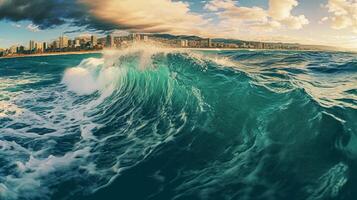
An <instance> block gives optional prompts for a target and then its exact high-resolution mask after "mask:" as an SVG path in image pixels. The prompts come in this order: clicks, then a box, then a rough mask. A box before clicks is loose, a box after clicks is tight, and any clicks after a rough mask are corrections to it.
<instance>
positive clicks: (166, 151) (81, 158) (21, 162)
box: [0, 46, 357, 200]
mask: <svg viewBox="0 0 357 200" xmlns="http://www.w3.org/2000/svg"><path fill="white" fill-rule="evenodd" d="M356 136H357V55H356V54H353V53H336V52H301V51H298V52H296V51H194V52H189V51H177V50H176V51H174V50H167V49H160V48H156V47H149V46H139V47H132V48H129V49H127V50H122V51H117V52H105V53H104V54H88V55H66V56H48V57H32V58H16V59H2V60H0V199H5V200H14V199H29V200H33V199H36V200H37V199H71V200H72V199H75V200H78V199H93V200H98V199H134V200H136V199H138V200H143V199H155V200H156V199H162V200H168V199H177V200H190V199H214V200H216V199H242V200H245V199H246V200H260V199H262V200H265V199H267V200H275V199H276V200H280V199H281V200H285V199H291V200H295V199H296V200H300V199H309V200H313V199H351V200H353V199H356V198H357V192H356V189H355V188H356V187H357V166H356V161H357V137H356Z"/></svg>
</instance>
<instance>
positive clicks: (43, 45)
mask: <svg viewBox="0 0 357 200" xmlns="http://www.w3.org/2000/svg"><path fill="white" fill-rule="evenodd" d="M47 48H48V45H47V42H44V43H42V49H43V50H44V51H45V50H46V49H47Z"/></svg>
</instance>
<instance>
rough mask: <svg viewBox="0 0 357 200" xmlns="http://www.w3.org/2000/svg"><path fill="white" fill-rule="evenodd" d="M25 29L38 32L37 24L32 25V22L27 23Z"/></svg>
mask: <svg viewBox="0 0 357 200" xmlns="http://www.w3.org/2000/svg"><path fill="white" fill-rule="evenodd" d="M26 29H27V30H29V31H31V32H39V31H40V29H39V26H38V25H34V24H29V25H27V27H26Z"/></svg>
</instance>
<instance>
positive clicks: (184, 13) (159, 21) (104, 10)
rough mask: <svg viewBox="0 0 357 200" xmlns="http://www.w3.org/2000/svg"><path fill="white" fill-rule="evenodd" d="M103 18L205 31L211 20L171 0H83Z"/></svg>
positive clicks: (137, 27)
mask: <svg viewBox="0 0 357 200" xmlns="http://www.w3.org/2000/svg"><path fill="white" fill-rule="evenodd" d="M81 2H83V3H85V4H86V5H88V6H89V8H90V12H91V13H92V14H94V15H95V16H96V17H98V18H99V19H101V20H104V21H108V22H111V23H114V24H117V25H119V26H121V27H123V28H125V29H128V30H131V31H140V32H166V33H173V34H187V33H191V34H203V32H204V29H205V28H204V27H205V26H208V21H207V20H205V19H204V18H203V16H201V15H200V14H197V13H192V12H190V9H189V5H188V4H187V3H184V2H173V1H171V0H147V1H142V0H103V1H97V0H81Z"/></svg>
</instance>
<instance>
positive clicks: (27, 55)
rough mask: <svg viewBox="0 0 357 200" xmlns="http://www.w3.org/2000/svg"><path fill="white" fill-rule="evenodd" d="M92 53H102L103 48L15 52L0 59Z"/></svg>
mask: <svg viewBox="0 0 357 200" xmlns="http://www.w3.org/2000/svg"><path fill="white" fill-rule="evenodd" d="M92 53H102V50H96V51H68V52H47V53H36V54H14V55H7V56H3V57H0V59H10V58H26V57H43V56H60V55H80V54H92Z"/></svg>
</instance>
